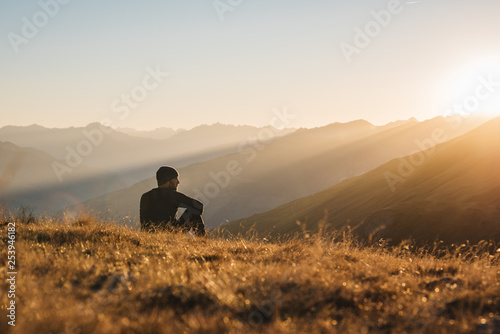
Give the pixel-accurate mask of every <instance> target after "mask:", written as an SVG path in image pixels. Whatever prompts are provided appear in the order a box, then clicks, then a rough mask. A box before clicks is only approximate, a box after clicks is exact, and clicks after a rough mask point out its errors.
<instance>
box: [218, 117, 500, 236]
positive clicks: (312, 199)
mask: <svg viewBox="0 0 500 334" xmlns="http://www.w3.org/2000/svg"><path fill="white" fill-rule="evenodd" d="M499 130H500V118H496V119H494V120H491V121H489V122H487V123H486V124H484V125H482V126H480V127H479V128H477V129H475V130H473V131H471V132H469V133H467V134H465V135H463V136H460V137H458V138H455V139H453V140H451V141H449V142H446V143H443V144H440V145H438V146H436V147H435V148H432V149H429V150H427V151H424V152H417V153H415V154H413V155H410V156H406V157H403V158H398V159H394V160H392V161H390V162H388V163H386V164H384V165H382V166H380V167H378V168H376V169H374V170H372V171H370V172H368V173H366V174H363V175H361V176H358V177H355V178H352V179H349V180H346V181H344V182H342V183H340V184H338V185H336V186H333V187H330V188H328V189H326V190H324V191H321V192H318V193H316V194H314V195H312V196H309V197H304V198H301V199H298V200H295V201H292V202H289V203H287V204H285V205H282V206H280V207H277V208H275V209H273V210H271V211H268V212H265V213H262V214H258V215H254V216H251V217H249V218H246V219H243V220H238V221H234V222H232V223H230V224H229V225H227V226H225V227H224V228H225V229H227V230H228V231H230V232H231V233H238V232H241V231H245V230H248V229H250V228H251V226H254V228H255V230H256V231H258V232H259V233H262V234H263V235H266V234H268V233H270V234H271V235H279V234H287V233H294V232H298V231H301V229H302V228H303V225H304V224H305V225H306V227H307V228H308V229H310V230H316V229H317V227H318V223H319V222H320V221H322V220H323V221H324V222H325V223H326V226H327V227H328V228H334V229H342V228H345V227H346V226H348V225H349V226H352V227H353V231H354V233H356V234H357V235H359V236H361V237H363V238H365V239H368V238H372V239H375V240H378V239H379V238H384V239H390V240H392V241H394V242H398V241H401V240H404V239H407V238H410V237H411V238H414V239H415V240H416V241H417V242H433V241H435V240H436V239H438V238H439V239H441V240H444V241H445V242H448V243H453V242H455V243H462V242H465V241H466V240H469V241H471V242H478V241H480V240H483V239H486V240H489V239H490V238H491V239H496V240H497V241H498V240H500V173H499V172H498V168H499V166H500V132H499ZM297 221H300V222H301V223H302V225H301V226H299V225H298V224H297ZM242 227H243V228H242Z"/></svg>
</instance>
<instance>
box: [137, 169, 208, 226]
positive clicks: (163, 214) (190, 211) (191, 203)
mask: <svg viewBox="0 0 500 334" xmlns="http://www.w3.org/2000/svg"><path fill="white" fill-rule="evenodd" d="M156 180H157V181H158V188H155V189H152V190H150V191H148V192H147V193H145V194H143V195H142V197H141V208H140V216H141V230H142V231H148V232H151V231H155V230H161V229H168V230H171V229H174V228H177V229H181V230H183V231H185V232H187V231H189V230H190V229H191V228H193V230H194V231H195V233H196V235H198V236H204V235H205V234H206V232H205V224H204V223H203V219H202V218H201V214H202V213H203V203H201V202H200V201H198V200H196V199H194V198H191V197H189V196H186V195H184V194H182V193H180V192H177V186H178V185H179V183H180V182H179V173H178V172H177V171H176V170H175V169H174V168H172V167H167V166H163V167H160V169H158V171H157V172H156ZM178 208H186V211H185V212H184V213H183V214H182V216H181V217H180V218H179V220H177V219H176V215H177V209H178Z"/></svg>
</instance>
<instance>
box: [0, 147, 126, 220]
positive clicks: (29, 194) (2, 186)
mask: <svg viewBox="0 0 500 334" xmlns="http://www.w3.org/2000/svg"><path fill="white" fill-rule="evenodd" d="M55 162H56V163H63V162H62V161H60V160H57V159H55V158H54V157H52V156H50V155H49V154H47V153H45V152H42V151H40V150H36V149H32V148H21V147H19V146H17V145H14V144H12V143H9V142H0V201H1V203H2V204H3V205H4V206H6V207H7V208H10V209H15V208H18V207H19V206H29V207H30V208H32V209H34V210H38V211H42V212H48V211H55V210H59V209H61V208H63V207H65V206H74V205H78V204H79V203H81V202H82V201H85V200H88V199H89V198H92V197H96V196H100V195H102V194H105V193H107V192H110V191H114V190H117V189H120V188H123V187H124V186H125V183H124V182H123V181H122V179H121V178H120V177H119V176H118V175H116V174H113V173H109V172H106V171H102V170H98V169H96V168H91V167H88V166H86V165H80V166H78V167H76V168H73V169H72V171H71V173H68V176H67V178H66V180H64V182H60V181H59V179H58V177H57V174H56V173H55V172H54V168H53V163H55Z"/></svg>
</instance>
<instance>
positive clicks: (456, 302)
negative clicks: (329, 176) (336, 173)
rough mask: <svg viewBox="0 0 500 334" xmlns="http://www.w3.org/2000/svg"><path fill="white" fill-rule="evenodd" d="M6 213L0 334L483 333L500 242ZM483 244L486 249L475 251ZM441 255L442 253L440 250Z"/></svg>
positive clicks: (0, 229) (497, 317)
mask: <svg viewBox="0 0 500 334" xmlns="http://www.w3.org/2000/svg"><path fill="white" fill-rule="evenodd" d="M9 221H15V222H16V229H17V234H16V244H15V245H16V256H17V271H18V275H17V282H16V284H17V286H16V305H17V318H16V327H15V330H13V328H12V327H10V326H8V325H7V320H6V319H7V318H6V317H5V312H6V309H5V305H7V303H8V299H7V294H5V293H3V292H4V291H7V290H8V288H9V285H8V284H7V281H6V278H5V275H6V272H7V269H6V267H5V262H6V261H2V267H1V273H2V275H1V276H2V280H1V289H2V294H1V297H0V299H1V302H0V305H1V310H2V312H1V319H2V321H0V332H1V333H26V334H29V333H250V332H252V333H305V332H309V333H337V332H338V333H389V332H391V333H422V332H425V333H493V331H494V330H497V331H498V330H499V328H500V283H499V280H498V275H499V274H500V261H499V260H500V253H499V251H497V252H495V248H494V247H493V246H492V245H487V244H483V245H482V247H472V248H467V247H466V245H463V246H461V247H457V248H455V250H454V251H450V252H446V251H444V250H441V251H439V252H436V253H435V254H434V255H432V254H428V253H424V252H423V251H419V250H416V249H414V248H413V247H412V246H411V245H409V244H404V245H401V246H400V247H396V248H389V247H387V246H385V245H376V246H372V247H370V248H361V247H359V246H357V245H356V244H355V243H354V242H352V241H350V240H349V238H342V237H338V238H333V237H328V238H327V237H326V236H322V235H321V234H317V235H313V236H309V237H307V236H305V238H301V239H293V240H288V241H282V242H274V243H270V242H268V241H266V240H262V239H261V240H258V239H254V240H243V239H233V240H225V239H218V238H215V237H209V238H207V239H195V238H191V237H189V236H187V235H180V234H175V233H167V232H163V233H157V234H142V233H140V232H137V231H133V230H131V229H126V228H124V227H117V226H115V225H113V224H110V223H109V222H108V223H104V222H100V221H98V220H96V219H95V218H92V217H81V218H78V219H66V220H55V219H53V218H49V217H47V218H44V219H42V220H37V219H31V220H29V219H26V217H25V218H24V219H17V220H16V218H14V217H10V216H8V215H6V214H4V215H3V217H2V218H0V233H1V234H2V247H1V248H0V256H1V257H2V258H3V259H7V247H6V244H7V237H6V236H7V222H9ZM486 249H489V250H492V251H493V252H492V254H493V255H490V253H488V252H485V251H484V250H486ZM437 255H439V256H437Z"/></svg>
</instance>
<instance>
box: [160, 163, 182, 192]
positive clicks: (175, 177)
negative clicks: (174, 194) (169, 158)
mask: <svg viewBox="0 0 500 334" xmlns="http://www.w3.org/2000/svg"><path fill="white" fill-rule="evenodd" d="M156 181H157V182H158V187H160V188H170V189H173V190H177V186H178V185H179V183H180V182H179V173H178V172H177V171H176V170H175V168H172V167H168V166H162V167H160V169H158V171H157V172H156Z"/></svg>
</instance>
